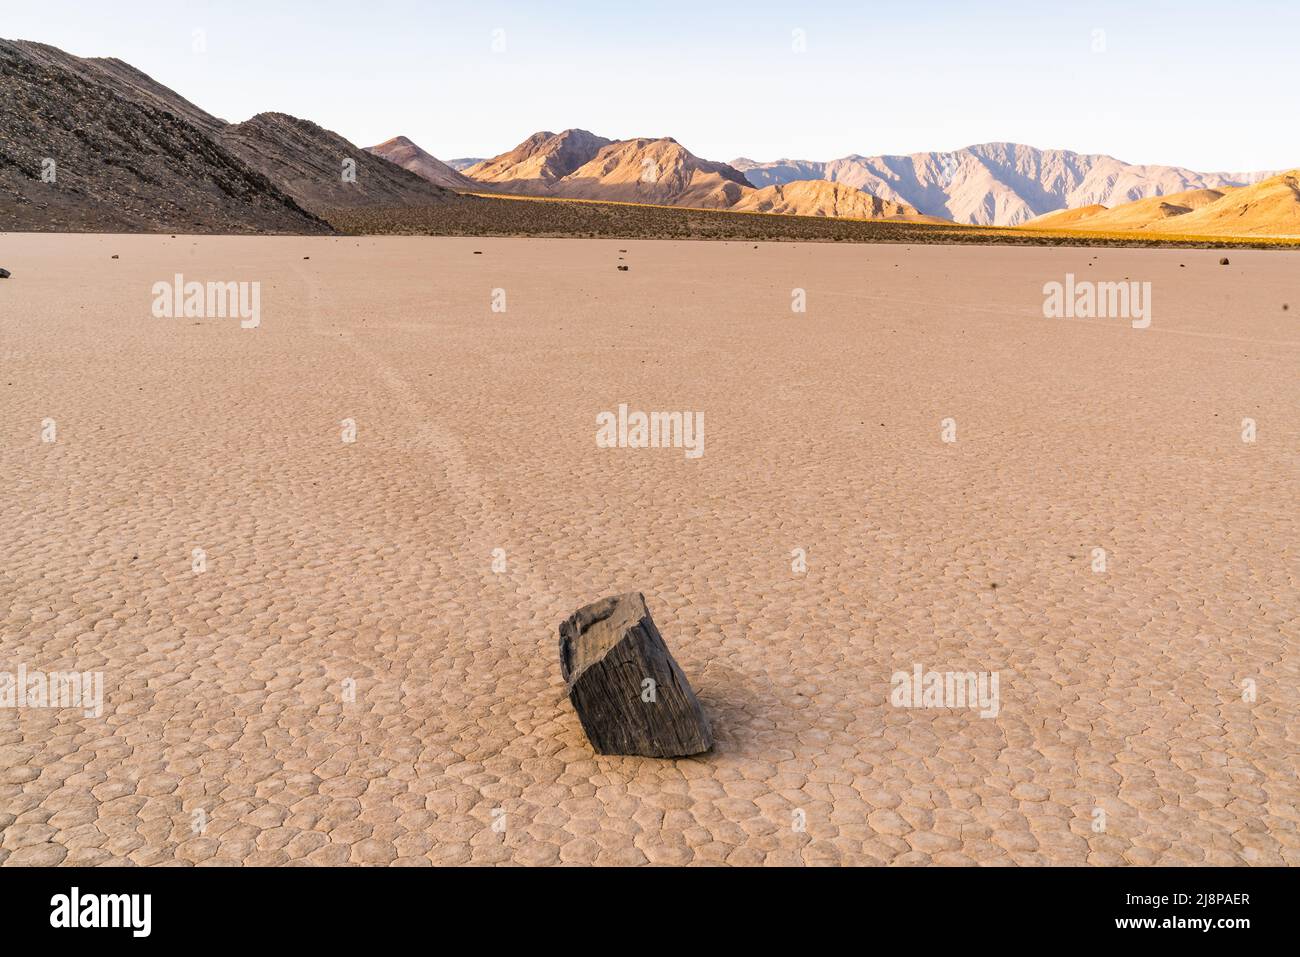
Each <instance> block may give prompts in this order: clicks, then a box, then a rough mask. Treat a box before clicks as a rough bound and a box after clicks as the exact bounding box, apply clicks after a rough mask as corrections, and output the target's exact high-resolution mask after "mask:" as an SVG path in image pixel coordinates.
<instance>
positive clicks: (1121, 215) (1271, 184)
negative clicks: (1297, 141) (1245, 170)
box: [1025, 170, 1300, 237]
mask: <svg viewBox="0 0 1300 957" xmlns="http://www.w3.org/2000/svg"><path fill="white" fill-rule="evenodd" d="M1025 225H1026V227H1028V228H1031V229H1074V230H1079V231H1082V232H1142V233H1161V234H1181V235H1187V236H1233V237H1250V236H1256V237H1261V236H1270V237H1294V236H1300V170H1291V171H1290V172H1289V173H1281V174H1279V175H1277V176H1273V177H1270V178H1268V179H1266V180H1263V181H1261V182H1259V183H1254V184H1252V185H1250V186H1236V187H1225V188H1224V189H1222V190H1215V189H1194V190H1188V191H1186V192H1182V193H1172V194H1169V195H1167V196H1163V197H1153V198H1150V199H1141V200H1137V201H1136V202H1132V203H1125V204H1122V205H1120V206H1116V207H1114V208H1113V209H1107V208H1106V207H1105V206H1100V205H1092V206H1086V207H1081V208H1080V209H1073V210H1063V211H1061V212H1057V213H1050V214H1048V215H1046V216H1041V217H1039V218H1038V219H1035V220H1032V221H1030V222H1029V223H1026V224H1025Z"/></svg>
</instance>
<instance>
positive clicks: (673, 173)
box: [553, 137, 750, 208]
mask: <svg viewBox="0 0 1300 957" xmlns="http://www.w3.org/2000/svg"><path fill="white" fill-rule="evenodd" d="M749 188H750V185H749V183H748V182H747V181H746V180H745V177H744V175H743V174H741V173H740V172H739V171H737V170H734V169H732V168H731V167H730V166H728V165H727V164H726V163H713V162H710V161H709V160H702V159H700V158H699V157H698V156H696V155H695V154H694V153H692V152H691V151H690V150H688V149H686V148H685V147H684V146H682V145H681V144H680V143H678V142H677V141H676V140H674V139H671V138H668V137H665V138H662V139H635V140H620V141H618V142H615V143H610V144H609V145H607V146H604V147H602V148H601V150H600V152H598V153H597V154H596V155H595V156H594V157H593V158H592V159H591V161H590V162H588V163H585V164H583V165H582V166H580V167H579V168H578V169H576V170H574V171H573V172H572V173H570V174H569V175H568V176H566V177H564V178H563V179H562V180H559V181H558V182H556V183H555V184H554V187H553V192H554V193H555V194H556V195H564V196H568V197H572V198H575V199H604V200H613V201H617V202H629V203H651V204H654V205H660V206H695V207H700V208H726V207H729V206H732V205H733V204H734V203H736V201H737V200H739V199H740V198H741V196H742V195H743V192H744V190H746V189H749Z"/></svg>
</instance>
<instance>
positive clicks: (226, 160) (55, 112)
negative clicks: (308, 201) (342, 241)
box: [0, 40, 330, 233]
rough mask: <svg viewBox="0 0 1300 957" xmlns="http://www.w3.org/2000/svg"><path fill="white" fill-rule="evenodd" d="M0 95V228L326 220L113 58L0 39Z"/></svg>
mask: <svg viewBox="0 0 1300 957" xmlns="http://www.w3.org/2000/svg"><path fill="white" fill-rule="evenodd" d="M0 103H4V104H5V107H4V108H0V229H4V230H40V231H45V230H51V231H52V230H60V231H84V232H102V231H115V230H120V231H160V232H161V231H169V232H181V231H185V232H280V233H322V232H329V231H330V227H329V225H328V224H327V223H325V222H323V221H322V220H320V219H318V218H317V217H316V216H314V215H312V214H311V213H310V212H308V211H307V210H306V209H304V208H303V207H302V206H300V205H299V204H298V203H297V202H296V201H295V200H294V199H293V198H292V197H291V196H290V195H289V193H288V192H287V191H286V190H283V189H281V188H280V186H279V185H277V183H276V182H275V181H274V180H273V178H270V177H268V176H266V175H265V174H263V173H262V172H259V171H258V170H257V169H255V168H253V166H251V165H249V164H248V163H245V162H244V161H243V160H241V159H240V158H239V157H238V156H236V155H235V154H234V153H232V152H230V151H229V150H226V149H224V148H222V147H221V146H220V145H219V144H218V143H217V142H216V141H215V140H214V139H213V136H212V131H214V130H216V129H219V128H220V127H222V126H223V125H224V124H223V123H222V121H221V120H218V119H216V118H215V117H213V116H211V115H209V114H207V113H204V112H203V111H202V110H200V109H199V108H198V107H196V106H194V105H193V104H192V103H189V102H187V101H186V100H184V99H183V98H181V97H179V96H177V95H176V94H175V93H173V92H172V91H170V90H168V89H166V88H165V87H163V86H161V85H159V84H157V83H155V82H154V81H153V80H151V79H149V77H147V76H145V75H144V74H143V73H140V72H139V71H137V70H135V69H133V68H131V67H129V66H127V65H126V64H125V63H122V62H121V61H120V60H97V59H83V58H81V57H75V56H71V55H70V54H67V53H64V52H63V51H61V50H57V49H55V48H54V47H49V46H45V45H43V44H38V43H29V42H25V41H9V40H0ZM51 163H52V164H53V165H51ZM51 179H52V181H47V180H51Z"/></svg>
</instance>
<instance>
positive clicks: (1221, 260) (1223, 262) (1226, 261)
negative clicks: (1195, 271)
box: [1219, 256, 1228, 266]
mask: <svg viewBox="0 0 1300 957" xmlns="http://www.w3.org/2000/svg"><path fill="white" fill-rule="evenodd" d="M1219 265H1220V266H1226V265H1228V257H1227V256H1224V257H1223V258H1222V259H1220V260H1219Z"/></svg>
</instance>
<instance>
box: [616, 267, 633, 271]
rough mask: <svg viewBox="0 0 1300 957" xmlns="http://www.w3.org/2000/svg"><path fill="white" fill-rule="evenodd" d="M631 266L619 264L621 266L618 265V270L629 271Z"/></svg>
mask: <svg viewBox="0 0 1300 957" xmlns="http://www.w3.org/2000/svg"><path fill="white" fill-rule="evenodd" d="M629 268H631V267H629V266H619V267H618V271H619V272H627V271H628V269H629Z"/></svg>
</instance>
